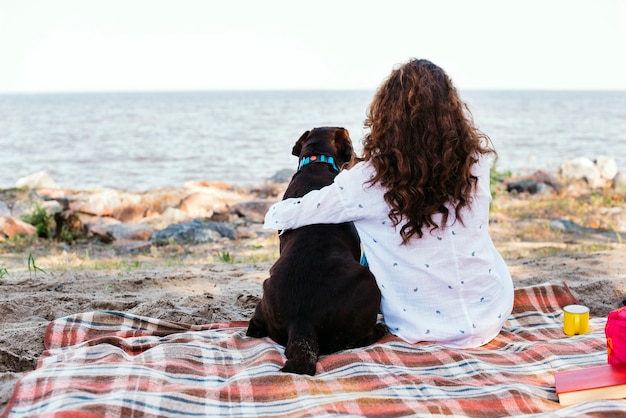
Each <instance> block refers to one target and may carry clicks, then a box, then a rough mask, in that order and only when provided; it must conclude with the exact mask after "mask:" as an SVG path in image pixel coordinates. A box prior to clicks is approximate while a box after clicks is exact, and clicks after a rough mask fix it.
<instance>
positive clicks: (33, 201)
mask: <svg viewBox="0 0 626 418" xmlns="http://www.w3.org/2000/svg"><path fill="white" fill-rule="evenodd" d="M292 175H293V171H291V170H282V171H281V172H278V173H276V175H274V176H273V177H272V178H270V179H268V180H266V181H265V182H263V183H261V184H259V185H257V186H253V187H247V188H243V187H237V186H232V185H229V184H225V183H219V182H213V183H209V182H206V181H201V180H198V181H190V182H187V183H185V184H184V185H183V187H180V188H163V189H156V190H150V191H146V192H128V191H123V190H115V189H103V190H92V191H88V190H68V189H62V188H61V187H59V186H58V185H57V184H56V183H55V181H54V180H53V179H51V178H50V177H49V176H48V175H47V174H46V173H45V172H38V173H35V174H33V175H31V176H28V177H25V178H22V179H19V180H18V181H17V182H16V187H15V188H13V189H5V190H0V242H6V241H7V240H16V239H19V238H20V237H37V236H38V237H41V238H47V239H53V240H55V241H57V242H66V243H73V242H76V241H79V240H85V239H88V240H89V239H96V240H98V241H100V242H103V243H114V244H116V245H120V246H127V247H131V248H142V247H149V246H152V245H167V243H177V244H199V243H206V242H213V241H216V240H220V239H223V238H226V239H230V240H235V239H241V238H251V237H255V236H258V234H263V233H267V232H264V231H262V230H261V228H260V224H261V223H262V222H263V216H264V214H265V212H266V211H267V209H268V208H269V206H270V205H271V204H272V203H274V202H275V201H276V200H278V199H280V198H281V197H282V193H283V192H284V190H285V188H286V186H287V183H288V181H289V179H290V178H291V176H292ZM501 182H502V183H504V185H505V187H506V191H507V192H508V193H515V194H520V193H527V194H541V193H549V192H560V191H561V189H563V187H566V186H567V185H572V184H573V185H574V187H578V188H579V189H580V188H582V189H598V188H605V189H606V188H610V189H613V190H614V191H615V192H616V193H626V176H624V174H623V173H621V172H620V171H619V170H618V168H617V164H616V163H615V160H614V159H612V158H609V157H602V156H601V157H598V158H597V159H596V160H595V161H591V160H589V159H587V158H576V159H573V160H569V161H566V162H565V163H564V164H563V165H562V166H561V167H560V170H559V173H558V174H557V173H551V172H547V171H544V170H539V171H537V172H535V173H533V174H531V175H528V176H523V177H520V176H512V175H511V176H508V177H506V178H504V179H501ZM570 188H571V186H570ZM624 222H626V221H624ZM618 229H621V230H622V231H624V230H626V225H624V228H618Z"/></svg>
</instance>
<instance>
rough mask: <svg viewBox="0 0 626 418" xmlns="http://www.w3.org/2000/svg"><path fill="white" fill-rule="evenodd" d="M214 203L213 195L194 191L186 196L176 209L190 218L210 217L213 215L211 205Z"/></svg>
mask: <svg viewBox="0 0 626 418" xmlns="http://www.w3.org/2000/svg"><path fill="white" fill-rule="evenodd" d="M215 205H216V198H215V196H214V195H210V194H208V193H202V192H196V193H192V194H190V195H189V196H186V197H185V198H184V199H183V200H182V201H181V202H180V205H179V206H178V209H179V210H180V211H182V212H184V213H186V214H187V215H189V216H190V217H192V218H210V217H211V216H213V207H214V206H215Z"/></svg>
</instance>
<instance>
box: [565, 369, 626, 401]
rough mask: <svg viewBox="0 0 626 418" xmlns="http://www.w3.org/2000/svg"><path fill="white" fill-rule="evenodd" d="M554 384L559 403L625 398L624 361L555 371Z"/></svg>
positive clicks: (625, 376) (625, 375)
mask: <svg viewBox="0 0 626 418" xmlns="http://www.w3.org/2000/svg"><path fill="white" fill-rule="evenodd" d="M554 385H555V387H556V393H557V395H558V396H559V402H560V403H561V405H573V404H576V403H580V402H586V401H593V400H597V399H625V398H626V363H622V364H604V365H601V366H594V367H584V368H582V369H576V370H568V371H562V372H556V373H555V374H554Z"/></svg>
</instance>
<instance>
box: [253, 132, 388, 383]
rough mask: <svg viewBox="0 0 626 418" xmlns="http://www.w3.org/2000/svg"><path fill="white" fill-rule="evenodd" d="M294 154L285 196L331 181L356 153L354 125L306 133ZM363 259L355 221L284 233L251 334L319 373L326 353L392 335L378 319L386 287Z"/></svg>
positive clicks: (289, 365)
mask: <svg viewBox="0 0 626 418" xmlns="http://www.w3.org/2000/svg"><path fill="white" fill-rule="evenodd" d="M292 153H293V155H295V156H298V157H300V164H299V168H298V172H297V173H296V174H295V175H294V176H293V178H292V179H291V182H290V183H289V186H288V187H287V190H286V191H285V195H284V198H289V197H302V196H304V195H305V194H306V193H307V192H309V191H311V190H315V189H320V188H322V187H323V186H326V185H328V184H330V183H332V181H333V179H334V178H335V176H336V175H337V172H338V171H339V168H338V167H341V165H342V164H344V163H346V162H347V161H349V160H350V158H351V157H352V155H353V151H352V143H351V141H350V137H349V136H348V131H346V130H345V129H343V128H331V127H322V128H315V129H313V130H312V131H310V132H309V131H306V132H305V133H304V134H303V135H302V136H301V137H300V139H298V141H297V142H296V144H295V145H294V147H293V150H292ZM359 258H360V246H359V237H358V235H357V233H356V230H355V228H354V225H352V224H351V223H344V224H320V225H310V226H306V227H302V228H298V229H294V230H290V231H285V232H284V233H283V234H282V235H281V236H280V257H279V259H278V260H277V261H276V263H275V264H274V265H273V266H272V268H271V269H270V278H269V279H266V280H265V282H264V283H263V298H262V300H261V301H260V302H259V303H258V305H257V307H256V310H255V312H254V315H253V316H252V319H251V320H250V325H249V326H248V331H247V335H248V336H251V337H265V336H269V337H270V338H272V339H273V340H274V341H276V342H278V343H279V344H281V345H283V346H285V355H286V357H287V362H286V363H285V365H284V367H283V368H282V371H284V372H292V373H299V374H309V375H314V374H315V368H316V363H317V359H318V357H319V355H320V354H330V353H334V352H336V351H339V350H343V349H347V348H354V347H361V346H365V345H368V344H371V343H373V342H375V341H377V340H378V339H379V338H380V337H382V336H383V335H384V334H385V333H386V329H385V327H384V326H383V325H382V324H377V323H376V319H377V315H378V309H379V306H380V299H381V295H380V290H379V289H378V286H377V285H376V281H375V279H374V276H373V275H372V273H371V272H370V271H369V269H367V268H366V267H364V266H362V265H361V264H360V263H359Z"/></svg>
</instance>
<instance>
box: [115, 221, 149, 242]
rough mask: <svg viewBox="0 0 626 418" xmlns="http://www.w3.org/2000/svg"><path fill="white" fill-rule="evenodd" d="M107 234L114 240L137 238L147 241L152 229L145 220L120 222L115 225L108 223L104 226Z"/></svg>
mask: <svg viewBox="0 0 626 418" xmlns="http://www.w3.org/2000/svg"><path fill="white" fill-rule="evenodd" d="M105 231H106V233H107V234H109V235H111V236H112V237H113V239H114V240H116V241H117V240H137V241H147V240H148V239H149V238H150V235H151V234H152V233H153V232H154V229H153V228H152V227H151V226H150V225H148V224H147V223H145V222H139V223H120V224H117V225H109V226H107V227H105Z"/></svg>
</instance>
